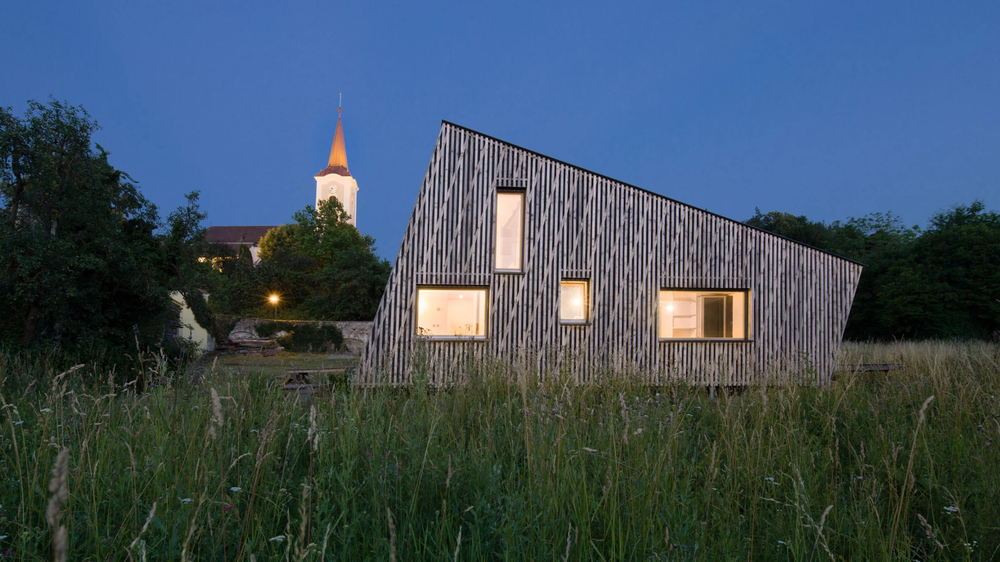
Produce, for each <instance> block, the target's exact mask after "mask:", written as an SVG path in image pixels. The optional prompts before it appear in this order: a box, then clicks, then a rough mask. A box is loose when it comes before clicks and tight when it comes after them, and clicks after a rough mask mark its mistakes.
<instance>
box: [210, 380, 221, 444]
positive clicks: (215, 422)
mask: <svg viewBox="0 0 1000 562" xmlns="http://www.w3.org/2000/svg"><path fill="white" fill-rule="evenodd" d="M216 427H218V428H219V429H220V430H221V429H222V401H221V400H219V393H218V392H217V391H216V390H215V387H214V386H213V387H212V423H211V424H209V426H208V435H209V437H211V438H212V439H215V437H216V435H217V433H216V430H215V428H216Z"/></svg>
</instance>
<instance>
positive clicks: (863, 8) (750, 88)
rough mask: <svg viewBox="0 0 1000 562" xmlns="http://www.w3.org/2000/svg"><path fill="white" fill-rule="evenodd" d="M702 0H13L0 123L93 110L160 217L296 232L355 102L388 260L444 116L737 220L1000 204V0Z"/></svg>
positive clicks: (7, 10) (1, 63) (357, 160)
mask: <svg viewBox="0 0 1000 562" xmlns="http://www.w3.org/2000/svg"><path fill="white" fill-rule="evenodd" d="M678 4H680V3H678ZM686 4H687V5H686V6H680V5H678V6H674V7H671V6H669V5H667V4H666V3H661V2H656V3H649V4H645V5H641V4H631V5H629V6H628V7H622V6H619V5H617V4H615V3H610V2H600V3H596V2H593V3H585V2H559V3H550V4H545V3H538V2H517V1H514V2H511V1H508V2H491V3H486V2H454V3H434V4H427V3H418V2H400V3H398V4H389V3H385V2H357V3H341V2H314V3H308V2H289V3H284V2H212V1H207V2H206V1H197V2H188V1H170V2H157V3H149V2H131V1H129V2H125V1H105V2H77V1H73V2H70V1H66V2H47V1H44V0H34V1H30V2H29V1H22V0H8V1H7V2H4V8H3V11H2V15H0V18H2V20H3V32H2V33H0V104H2V105H5V106H13V107H14V109H15V111H16V112H17V113H22V112H23V111H24V109H25V107H26V103H25V102H26V101H27V100H29V99H37V100H46V99H48V97H49V96H53V97H55V98H57V99H59V100H65V101H68V102H70V103H72V104H74V105H83V106H84V107H85V108H86V109H87V110H88V111H89V112H90V113H91V114H92V115H93V116H94V117H95V118H96V119H97V120H98V122H99V123H100V124H101V125H102V126H103V130H102V131H100V132H99V133H98V134H97V138H96V140H97V142H99V143H100V144H102V145H103V146H104V147H105V148H107V149H108V150H109V151H111V153H112V163H113V164H114V165H115V166H117V167H118V168H120V169H122V170H124V171H126V172H128V173H129V174H131V175H132V176H133V177H134V178H135V179H136V180H138V181H139V183H140V186H141V188H142V191H143V193H144V194H145V195H146V196H147V197H148V198H149V199H151V200H152V201H153V202H154V203H156V204H157V205H158V206H159V207H160V209H161V214H163V215H166V214H167V213H168V212H169V211H170V210H171V209H173V208H174V207H176V206H178V205H180V204H181V203H182V202H183V194H184V193H186V192H188V191H191V190H195V189H197V190H200V191H201V193H202V199H203V207H204V209H205V210H206V211H207V212H208V214H209V219H208V221H209V224H213V225H225V224H280V223H283V222H287V221H288V220H290V217H291V214H292V213H293V212H294V211H295V210H297V209H301V208H302V207H304V206H305V205H306V204H312V203H313V201H314V198H315V181H314V180H313V175H314V174H315V173H317V172H319V171H320V170H321V169H322V168H323V167H324V166H325V165H326V158H327V155H328V153H329V150H330V144H331V142H332V140H333V132H334V126H335V124H336V114H337V95H338V93H340V92H343V94H344V132H345V136H346V143H347V156H348V160H349V164H350V169H351V172H352V174H353V175H354V176H355V178H356V179H357V181H358V184H359V186H360V188H361V191H360V192H359V203H358V219H359V227H360V229H361V230H362V231H363V232H366V233H368V234H372V235H373V236H375V237H376V239H377V240H378V246H379V251H380V253H381V254H382V255H384V256H386V257H388V258H390V259H392V258H393V257H395V253H396V250H397V248H398V245H399V241H400V239H401V237H402V233H403V230H404V228H405V227H406V221H407V220H408V219H409V214H410V210H411V209H412V206H413V203H414V200H415V198H416V194H417V190H418V189H419V186H420V181H421V180H422V178H423V175H424V172H425V170H426V167H427V162H428V160H429V159H430V156H431V149H432V147H433V144H434V141H435V139H436V136H437V133H438V129H439V127H440V121H441V119H447V120H449V121H453V122H455V123H458V124H460V125H464V126H467V127H470V128H472V129H476V130H478V131H481V132H483V133H486V134H489V135H492V136H495V137H499V138H501V139H504V140H507V141H510V142H513V143H515V144H519V145H521V146H523V147H525V148H529V149H532V150H535V151H538V152H541V153H543V154H546V155H549V156H552V157H555V158H559V159H561V160H565V161H567V162H571V163H573V164H577V165H579V166H582V167H584V168H587V169H590V170H593V171H595V172H599V173H602V174H605V175H608V176H611V177H613V178H616V179H620V180H622V181H625V182H629V183H632V184H635V185H638V186H640V187H644V188H646V189H649V190H652V191H655V192H658V193H662V194H664V195H667V196H670V197H673V198H675V199H678V200H680V201H684V202H686V203H690V204H693V205H696V206H698V207H703V208H707V209H709V210H711V211H714V212H717V213H720V214H722V215H726V216H729V217H732V218H736V219H740V220H744V219H746V218H748V217H750V216H751V215H753V212H754V207H760V208H761V210H764V211H768V210H783V211H788V212H792V213H795V214H804V215H807V216H808V217H809V218H811V219H816V220H824V221H832V220H836V219H845V218H847V217H850V216H861V215H864V214H866V213H869V212H873V211H887V210H891V211H893V212H895V213H897V214H898V215H900V216H901V217H902V218H903V219H904V220H905V221H906V222H907V223H909V224H920V225H924V224H926V221H927V219H928V218H929V217H930V215H931V214H932V213H934V212H936V211H939V210H943V209H946V208H948V207H950V206H952V205H954V204H956V203H963V204H967V203H970V202H971V201H972V200H973V199H976V198H979V199H983V200H985V202H986V205H987V207H988V208H993V209H996V208H998V207H1000V197H998V195H1000V4H998V3H996V2H905V3H904V2H899V3H896V2H892V3H889V2H824V3H814V2H809V3H807V2H770V3H768V2H731V3H720V2H690V3H686Z"/></svg>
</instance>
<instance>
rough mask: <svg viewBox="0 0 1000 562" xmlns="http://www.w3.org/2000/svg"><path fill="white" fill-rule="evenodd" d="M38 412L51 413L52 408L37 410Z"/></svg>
mask: <svg viewBox="0 0 1000 562" xmlns="http://www.w3.org/2000/svg"><path fill="white" fill-rule="evenodd" d="M38 411H39V412H51V411H52V408H42V409H41V410H38Z"/></svg>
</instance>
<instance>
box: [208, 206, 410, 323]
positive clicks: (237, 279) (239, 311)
mask: <svg viewBox="0 0 1000 562" xmlns="http://www.w3.org/2000/svg"><path fill="white" fill-rule="evenodd" d="M293 218H294V220H295V222H293V223H290V224H286V225H282V226H279V227H277V228H274V229H271V230H270V231H268V232H267V234H265V235H264V238H263V239H262V240H261V241H260V253H259V256H260V259H261V261H260V263H259V264H258V265H257V266H256V267H254V266H253V264H252V262H251V261H250V257H249V255H246V256H237V258H236V259H235V260H232V261H231V263H229V264H226V265H225V266H224V267H223V272H224V273H225V275H224V280H223V281H222V282H221V287H222V288H221V290H219V291H217V292H215V293H213V296H212V298H211V299H210V302H211V305H212V306H213V308H214V309H215V310H217V311H218V312H221V313H225V314H235V315H258V316H263V315H267V314H268V313H269V312H270V310H268V309H269V307H270V306H271V305H269V304H266V303H267V300H266V299H267V296H268V295H270V294H277V295H280V299H281V301H280V302H281V303H282V307H283V310H284V312H285V314H286V315H291V316H292V317H295V318H298V319H313V320H370V319H372V318H373V317H374V316H375V312H376V310H377V309H378V304H379V300H380V299H381V298H382V292H383V291H384V290H385V284H386V281H387V280H388V278H389V272H390V270H391V266H390V265H389V262H387V261H386V260H384V259H381V258H379V257H378V255H377V254H376V253H375V239H374V238H372V237H371V236H368V235H366V234H361V233H360V232H358V230H357V229H356V228H355V227H354V226H353V225H351V223H350V222H348V221H349V219H350V217H349V216H348V215H347V213H346V212H345V211H344V208H343V206H342V205H341V204H340V202H339V201H337V200H336V199H331V200H330V201H321V202H320V204H319V208H318V209H314V208H313V207H312V206H311V205H307V206H306V207H305V208H304V209H302V210H300V211H297V212H296V213H295V214H294V216H293Z"/></svg>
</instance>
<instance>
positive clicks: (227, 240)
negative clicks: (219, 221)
mask: <svg viewBox="0 0 1000 562" xmlns="http://www.w3.org/2000/svg"><path fill="white" fill-rule="evenodd" d="M272 228H277V227H276V226H210V227H208V230H206V231H205V240H208V241H209V242H213V243H215V244H247V245H250V246H252V245H254V244H257V243H258V242H260V239H261V238H263V237H264V234H265V233H267V231H268V230H271V229H272Z"/></svg>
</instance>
